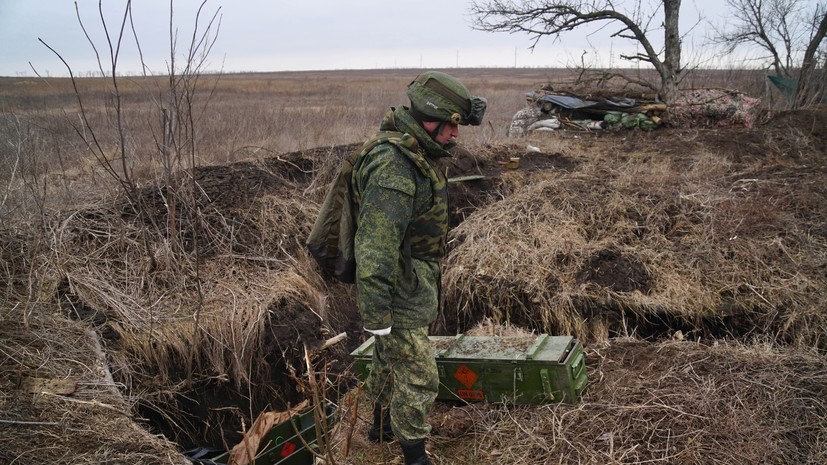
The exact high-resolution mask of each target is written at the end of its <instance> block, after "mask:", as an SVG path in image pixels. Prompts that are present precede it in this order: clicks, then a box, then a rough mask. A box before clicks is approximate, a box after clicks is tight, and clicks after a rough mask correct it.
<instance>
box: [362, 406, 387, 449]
mask: <svg viewBox="0 0 827 465" xmlns="http://www.w3.org/2000/svg"><path fill="white" fill-rule="evenodd" d="M392 440H393V429H391V411H390V409H384V408H382V406H380V405H379V404H376V406H375V407H373V424H372V425H371V426H370V429H369V430H368V441H370V442H388V441H392Z"/></svg>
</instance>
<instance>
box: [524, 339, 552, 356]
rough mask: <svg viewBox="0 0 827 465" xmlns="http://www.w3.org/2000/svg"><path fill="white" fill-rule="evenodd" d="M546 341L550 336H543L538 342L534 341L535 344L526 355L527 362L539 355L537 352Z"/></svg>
mask: <svg viewBox="0 0 827 465" xmlns="http://www.w3.org/2000/svg"><path fill="white" fill-rule="evenodd" d="M546 341H548V334H541V335H540V336H538V337H537V340H536V341H534V344H532V345H531V347H529V348H528V350H527V351H526V354H525V358H526V360H531V359H533V358H534V356H535V355H537V352H538V351H539V350H540V349H541V348H542V347H543V345H545V343H546Z"/></svg>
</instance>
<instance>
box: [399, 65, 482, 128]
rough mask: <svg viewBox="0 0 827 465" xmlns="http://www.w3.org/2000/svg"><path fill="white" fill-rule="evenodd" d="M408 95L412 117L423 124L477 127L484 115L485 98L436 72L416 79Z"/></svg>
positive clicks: (430, 72)
mask: <svg viewBox="0 0 827 465" xmlns="http://www.w3.org/2000/svg"><path fill="white" fill-rule="evenodd" d="M407 94H408V98H409V99H411V108H412V109H413V111H414V115H416V116H419V117H420V119H422V120H423V121H446V122H451V123H454V124H462V125H468V124H470V125H472V126H479V125H480V124H481V123H482V117H483V115H485V107H486V105H487V102H486V100H485V99H484V98H482V97H475V96H473V95H471V93H470V92H468V89H467V88H466V87H465V86H464V85H462V83H461V82H459V81H457V80H456V78H454V77H452V76H449V75H447V74H445V73H441V72H439V71H427V72H424V73H422V74H420V75H419V76H417V77H416V79H414V80H413V82H411V83H410V84H409V85H408V92H407ZM417 114H418V115H417Z"/></svg>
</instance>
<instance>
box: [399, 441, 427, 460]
mask: <svg viewBox="0 0 827 465" xmlns="http://www.w3.org/2000/svg"><path fill="white" fill-rule="evenodd" d="M399 445H400V446H402V455H404V456H405V465H433V464H432V463H431V459H429V458H428V455H427V454H426V453H425V440H424V439H419V440H417V441H405V440H404V439H400V440H399Z"/></svg>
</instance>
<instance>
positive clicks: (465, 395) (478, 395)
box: [457, 389, 485, 400]
mask: <svg viewBox="0 0 827 465" xmlns="http://www.w3.org/2000/svg"><path fill="white" fill-rule="evenodd" d="M457 395H458V396H459V398H460V399H464V400H484V399H485V393H484V392H482V391H480V390H479V389H457Z"/></svg>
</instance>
